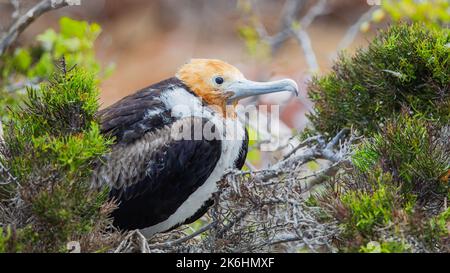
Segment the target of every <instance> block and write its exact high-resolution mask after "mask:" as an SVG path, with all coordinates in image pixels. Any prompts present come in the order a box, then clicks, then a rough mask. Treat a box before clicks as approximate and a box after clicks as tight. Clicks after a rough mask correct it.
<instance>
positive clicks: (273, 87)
mask: <svg viewBox="0 0 450 273" xmlns="http://www.w3.org/2000/svg"><path fill="white" fill-rule="evenodd" d="M228 88H229V90H230V97H229V98H228V103H233V102H235V101H237V100H240V99H243V98H247V97H251V96H257V95H263V94H269V93H276V92H282V91H288V92H292V93H295V95H296V96H298V86H297V83H295V82H294V81H293V80H290V79H284V80H278V81H271V82H254V81H250V80H247V79H243V80H239V81H236V82H233V83H231V84H230V86H229V87H228Z"/></svg>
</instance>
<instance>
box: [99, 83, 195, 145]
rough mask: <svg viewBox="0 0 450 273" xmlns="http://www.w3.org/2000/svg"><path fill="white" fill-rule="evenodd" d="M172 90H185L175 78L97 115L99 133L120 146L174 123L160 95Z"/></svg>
mask: <svg viewBox="0 0 450 273" xmlns="http://www.w3.org/2000/svg"><path fill="white" fill-rule="evenodd" d="M174 88H185V89H186V88H187V87H186V86H185V85H184V84H183V83H182V82H181V81H180V80H178V79H177V78H170V79H167V80H164V81H162V82H159V83H157V84H154V85H151V86H149V87H147V88H144V89H142V90H140V91H138V92H136V93H134V94H132V95H129V96H127V97H125V98H123V99H121V100H120V101H118V102H116V103H115V104H113V105H111V106H109V107H107V108H105V109H103V110H101V111H99V112H98V114H97V116H98V118H99V121H100V124H101V131H102V133H103V134H105V135H108V136H114V137H116V142H117V143H120V144H126V143H131V142H133V141H135V140H136V139H138V138H140V137H141V136H143V135H144V134H145V133H147V132H152V131H154V130H156V129H160V128H162V127H163V126H165V125H169V124H171V123H172V122H174V118H173V117H172V115H171V112H170V110H169V109H166V107H165V105H164V103H163V102H162V101H161V99H160V98H161V94H162V92H165V91H166V90H170V89H174Z"/></svg>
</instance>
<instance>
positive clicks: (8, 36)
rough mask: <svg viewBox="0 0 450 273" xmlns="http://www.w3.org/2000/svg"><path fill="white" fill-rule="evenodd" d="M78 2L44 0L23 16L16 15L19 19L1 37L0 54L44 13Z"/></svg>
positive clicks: (71, 0)
mask: <svg viewBox="0 0 450 273" xmlns="http://www.w3.org/2000/svg"><path fill="white" fill-rule="evenodd" d="M78 3H79V2H78V1H73V0H42V1H41V2H39V3H38V4H36V5H35V6H33V7H32V8H30V9H29V10H28V11H27V12H26V13H25V14H23V15H22V16H18V15H16V17H17V19H16V20H15V21H14V23H13V24H12V25H11V27H10V28H9V29H8V30H7V31H6V32H5V33H4V34H3V35H2V36H1V38H0V55H2V54H3V53H4V52H5V50H6V49H7V48H8V47H9V46H11V44H13V43H14V41H15V40H16V39H17V37H18V36H19V34H20V33H22V31H24V30H25V28H27V27H28V26H29V25H30V24H31V23H32V22H33V21H34V20H36V19H37V18H38V17H39V16H41V15H42V14H44V13H46V12H48V11H51V10H54V9H59V8H62V7H65V6H70V5H76V4H78Z"/></svg>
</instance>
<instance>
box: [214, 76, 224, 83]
mask: <svg viewBox="0 0 450 273" xmlns="http://www.w3.org/2000/svg"><path fill="white" fill-rule="evenodd" d="M214 81H215V82H216V83H217V84H222V83H223V78H222V77H216V78H215V79H214Z"/></svg>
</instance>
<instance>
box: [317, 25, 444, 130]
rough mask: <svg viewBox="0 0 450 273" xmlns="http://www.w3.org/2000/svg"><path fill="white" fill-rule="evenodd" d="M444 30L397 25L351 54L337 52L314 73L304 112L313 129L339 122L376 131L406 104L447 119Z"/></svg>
mask: <svg viewBox="0 0 450 273" xmlns="http://www.w3.org/2000/svg"><path fill="white" fill-rule="evenodd" d="M449 34H450V31H449V30H448V29H445V28H431V27H426V26H425V25H422V24H414V25H408V24H399V25H395V26H393V27H391V28H389V29H388V30H385V31H381V32H380V34H379V35H378V36H377V37H376V38H375V39H374V40H373V41H372V42H371V43H370V45H369V46H368V48H367V49H361V50H359V51H358V52H357V53H356V54H355V55H354V56H353V57H348V56H346V55H344V54H342V55H341V56H340V57H339V59H338V60H337V61H336V62H335V64H334V66H333V71H332V72H331V73H329V74H328V75H326V76H324V77H316V78H314V79H313V80H312V81H311V83H310V85H309V96H310V98H311V99H312V101H314V102H315V111H314V113H312V114H311V115H310V116H309V117H310V119H311V121H312V123H313V125H314V126H315V129H316V130H318V131H319V132H322V133H325V134H329V135H334V134H335V133H337V132H338V131H339V130H340V129H341V128H343V127H350V126H352V127H354V128H355V129H358V130H359V131H361V132H362V133H364V134H370V133H373V132H375V131H377V130H378V128H379V127H380V126H382V125H383V124H384V123H385V122H386V120H388V119H390V118H391V117H393V116H396V115H398V114H399V112H400V111H401V109H402V107H403V106H405V105H407V106H409V108H410V109H411V110H412V111H413V112H414V113H421V114H422V115H425V116H426V117H427V118H428V119H432V120H436V121H438V122H440V123H442V124H445V123H448V122H449V120H450V90H449V89H450V57H449V56H450V54H449V52H450V48H449V44H450V35H449Z"/></svg>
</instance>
